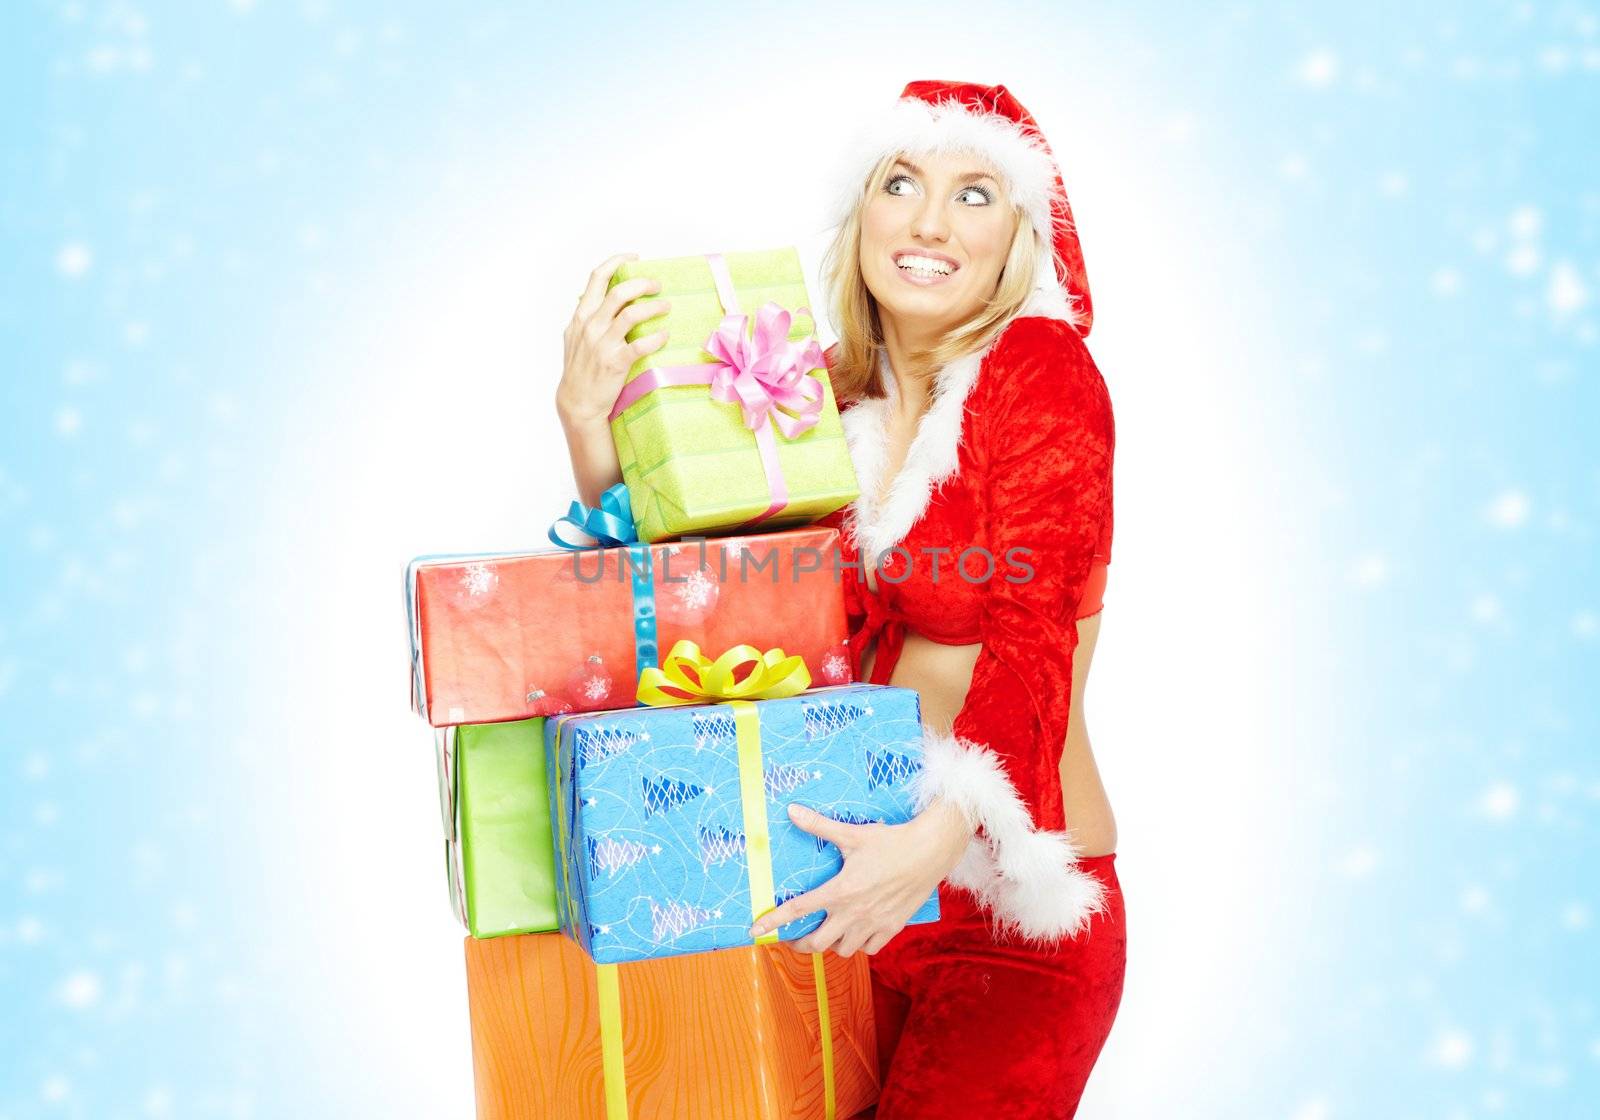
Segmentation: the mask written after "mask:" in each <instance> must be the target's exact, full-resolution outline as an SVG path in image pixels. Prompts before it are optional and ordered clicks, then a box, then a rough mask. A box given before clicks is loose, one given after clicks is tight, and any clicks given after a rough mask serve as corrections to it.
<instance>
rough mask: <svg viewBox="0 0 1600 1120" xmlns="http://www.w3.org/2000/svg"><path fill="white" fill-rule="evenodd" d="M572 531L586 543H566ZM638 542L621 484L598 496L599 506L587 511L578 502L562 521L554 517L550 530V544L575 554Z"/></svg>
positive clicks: (625, 487) (573, 504)
mask: <svg viewBox="0 0 1600 1120" xmlns="http://www.w3.org/2000/svg"><path fill="white" fill-rule="evenodd" d="M569 528H570V529H576V530H577V531H578V532H580V533H582V534H583V535H584V536H586V537H589V538H591V539H590V540H586V541H572V540H568V539H567V538H566V536H565V535H564V534H565V532H566V531H567V529H569ZM638 539H639V531H638V529H636V528H635V527H634V524H633V506H632V505H631V504H629V502H628V488H627V486H625V485H624V484H623V483H620V482H619V483H617V484H616V485H614V486H612V487H610V488H608V489H607V490H606V492H605V493H604V494H601V495H600V504H599V505H597V506H595V507H594V508H593V509H590V508H589V507H588V506H586V505H584V504H583V503H582V502H573V503H572V505H571V507H570V508H569V509H568V510H567V515H566V516H565V517H558V518H557V519H556V520H555V523H554V524H552V525H551V526H550V543H551V544H554V545H558V546H559V547H561V548H566V549H571V550H572V551H574V552H576V551H579V550H582V549H586V548H615V547H616V546H618V545H623V544H632V543H633V542H634V541H636V540H638Z"/></svg>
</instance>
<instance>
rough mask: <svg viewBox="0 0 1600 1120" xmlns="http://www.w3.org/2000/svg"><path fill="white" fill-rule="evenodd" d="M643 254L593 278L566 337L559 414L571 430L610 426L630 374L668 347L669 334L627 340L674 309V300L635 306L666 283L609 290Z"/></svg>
mask: <svg viewBox="0 0 1600 1120" xmlns="http://www.w3.org/2000/svg"><path fill="white" fill-rule="evenodd" d="M638 256H639V254H637V253H619V254H617V255H616V256H614V257H612V258H611V259H610V260H608V261H606V262H604V263H603V264H601V265H600V267H599V268H596V269H595V270H594V271H593V272H592V273H590V274H589V286H588V288H587V289H585V291H584V293H583V295H582V296H581V297H580V298H579V299H578V309H577V310H576V311H574V312H573V313H572V322H570V323H568V324H567V329H566V332H565V334H564V335H563V336H562V337H563V339H564V341H565V343H566V357H565V361H564V363H563V365H562V369H561V383H560V384H559V385H558V386H557V387H556V410H557V412H559V413H560V415H561V420H562V422H563V423H564V424H565V425H566V426H567V427H568V428H569V429H580V430H581V429H589V428H595V427H597V426H598V425H601V424H606V423H607V422H608V419H609V417H610V415H611V407H612V405H614V404H615V403H616V401H617V395H618V394H619V393H621V392H622V384H623V381H624V380H625V379H626V377H627V374H628V370H629V369H630V368H631V367H632V366H633V364H634V363H635V362H637V361H638V360H639V359H640V358H642V357H644V356H645V355H647V354H653V353H655V352H656V351H657V350H659V349H661V348H662V347H663V346H665V345H666V344H667V332H666V331H665V330H659V331H654V332H652V333H650V334H647V335H643V336H641V337H640V338H638V339H635V340H634V341H633V342H628V341H627V339H626V335H627V333H628V332H629V331H630V330H632V329H633V328H634V327H635V326H637V325H638V324H639V323H642V322H644V321H645V320H646V319H652V318H654V317H656V316H657V315H662V314H665V313H666V312H667V311H669V310H671V308H672V304H671V302H670V301H668V300H664V299H662V300H647V301H644V302H639V303H636V302H634V301H635V300H637V299H638V298H639V297H640V296H647V295H654V294H655V293H657V292H659V291H660V290H661V285H660V284H659V283H658V282H657V281H655V280H652V279H650V278H648V277H643V276H641V277H638V278H636V279H633V280H626V281H624V282H622V283H621V284H618V285H617V286H616V287H614V288H612V289H610V291H607V290H606V285H607V284H609V283H610V282H611V277H612V275H613V274H614V273H615V272H616V271H617V268H618V266H620V265H621V264H622V262H623V261H629V260H636V259H638Z"/></svg>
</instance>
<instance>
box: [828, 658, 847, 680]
mask: <svg viewBox="0 0 1600 1120" xmlns="http://www.w3.org/2000/svg"><path fill="white" fill-rule="evenodd" d="M822 675H823V676H824V677H825V678H826V679H828V680H830V681H843V680H845V679H846V678H848V677H849V676H850V662H849V660H848V659H847V658H846V657H845V656H844V654H842V653H830V654H828V656H826V657H824V658H823V659H822Z"/></svg>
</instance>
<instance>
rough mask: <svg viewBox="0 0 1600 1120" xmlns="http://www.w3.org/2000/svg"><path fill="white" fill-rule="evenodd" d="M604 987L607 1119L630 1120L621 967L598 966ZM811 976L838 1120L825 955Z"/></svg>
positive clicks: (829, 1101) (829, 1118) (828, 1095)
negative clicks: (623, 1029) (815, 992)
mask: <svg viewBox="0 0 1600 1120" xmlns="http://www.w3.org/2000/svg"><path fill="white" fill-rule="evenodd" d="M594 967H595V978H596V980H598V981H599V986H600V1068H601V1070H602V1071H603V1076H604V1079H605V1091H606V1120H628V1082H627V1077H626V1072H625V1071H624V1069H623V1062H622V992H621V987H620V985H619V983H618V973H617V969H618V967H619V966H618V965H614V964H597V965H595V966H594ZM811 975H812V976H814V977H815V978H816V981H817V1020H818V1024H819V1027H820V1033H821V1035H822V1094H823V1109H824V1113H823V1116H824V1120H837V1117H838V1115H839V1096H838V1088H837V1085H836V1083H835V1080H834V1072H833V1017H832V1015H831V1013H830V1012H829V1011H828V969H827V965H826V964H825V963H824V961H823V959H822V954H821V953H812V954H811Z"/></svg>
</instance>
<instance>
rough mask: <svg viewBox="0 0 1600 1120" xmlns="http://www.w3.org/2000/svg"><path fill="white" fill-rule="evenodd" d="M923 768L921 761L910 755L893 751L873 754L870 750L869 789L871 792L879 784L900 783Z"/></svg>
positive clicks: (868, 753) (868, 761)
mask: <svg viewBox="0 0 1600 1120" xmlns="http://www.w3.org/2000/svg"><path fill="white" fill-rule="evenodd" d="M921 769H922V763H921V761H919V760H918V759H915V758H912V757H910V756H909V755H903V754H895V753H894V752H893V751H884V752H883V753H882V754H873V753H872V752H871V751H868V752H867V790H868V791H869V792H870V791H872V790H875V789H877V788H878V787H879V786H893V785H898V784H900V783H901V782H903V781H905V780H906V779H907V778H910V777H911V776H912V775H913V774H915V773H917V771H919V770H921Z"/></svg>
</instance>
